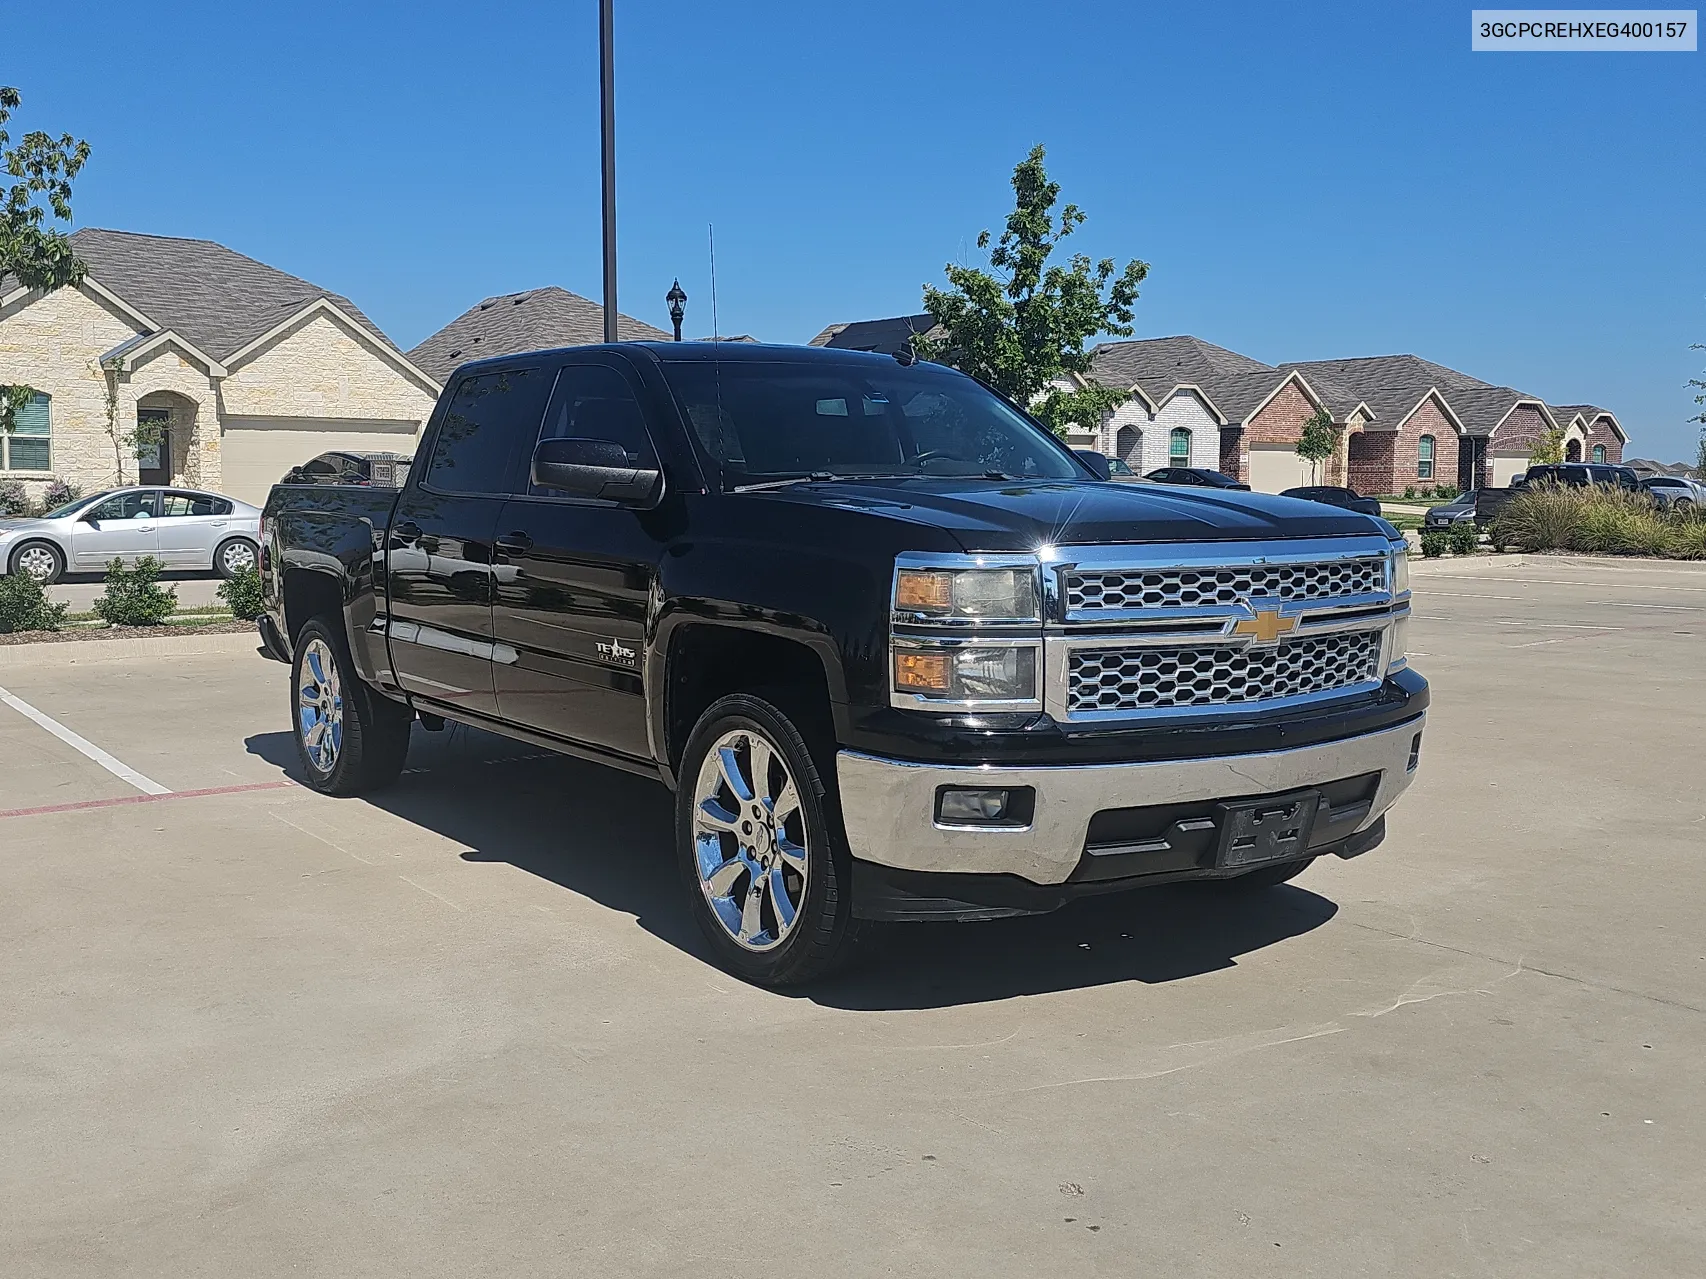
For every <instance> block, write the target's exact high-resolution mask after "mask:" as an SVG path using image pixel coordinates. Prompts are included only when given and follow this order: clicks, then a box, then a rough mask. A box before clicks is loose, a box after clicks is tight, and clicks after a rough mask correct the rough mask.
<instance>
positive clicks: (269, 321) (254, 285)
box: [0, 227, 396, 360]
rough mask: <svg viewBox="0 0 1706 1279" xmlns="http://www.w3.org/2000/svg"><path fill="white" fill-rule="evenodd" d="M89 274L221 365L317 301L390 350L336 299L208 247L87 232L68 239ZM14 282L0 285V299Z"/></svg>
mask: <svg viewBox="0 0 1706 1279" xmlns="http://www.w3.org/2000/svg"><path fill="white" fill-rule="evenodd" d="M71 244H72V248H73V249H74V250H75V251H76V254H77V256H78V257H79V258H81V259H82V260H83V261H84V262H85V263H87V264H88V267H89V274H90V275H92V276H93V277H94V278H95V280H96V281H97V282H98V283H100V284H101V285H103V286H105V287H106V288H107V289H109V290H111V291H112V292H113V293H116V294H117V295H118V296H119V297H120V298H122V299H123V300H124V301H125V302H126V303H128V304H129V305H130V306H132V307H135V308H136V309H137V310H138V311H140V312H141V313H142V314H143V315H145V316H147V317H148V318H149V319H150V320H153V321H154V322H155V323H156V324H158V325H160V326H161V327H162V328H167V329H172V330H173V331H175V332H176V333H178V334H179V335H180V336H182V337H183V338H184V339H185V340H187V341H188V342H190V343H191V344H192V345H194V346H196V347H198V348H199V349H201V350H202V351H205V352H206V353H207V354H208V355H210V356H211V357H213V358H214V359H216V360H223V359H225V358H226V357H227V356H229V355H231V354H232V353H233V352H236V351H238V350H241V349H242V348H243V347H245V346H247V345H248V344H249V343H250V342H253V341H254V340H255V339H256V338H258V337H260V336H261V335H262V334H263V333H266V332H267V331H268V330H270V329H273V328H275V327H276V326H277V325H278V324H280V323H281V322H282V321H284V320H287V319H289V318H290V317H291V316H292V315H294V314H296V312H298V311H300V310H301V309H302V308H303V307H305V306H307V305H308V304H309V303H311V302H313V301H314V300H315V299H317V298H325V299H326V300H327V301H329V302H331V303H332V304H333V305H334V306H336V307H337V308H338V309H339V310H340V311H342V312H344V313H345V314H346V315H348V316H349V317H350V318H351V319H352V320H354V321H355V322H356V323H358V324H360V325H361V326H362V327H363V328H364V329H366V330H367V331H368V332H369V333H371V334H372V335H373V336H374V337H375V338H377V339H378V340H379V341H381V342H383V343H384V344H385V345H386V346H387V347H390V348H391V349H392V350H396V347H395V345H394V344H393V343H392V342H391V339H389V338H388V337H386V336H385V334H384V333H383V332H382V331H381V330H380V328H379V326H378V325H376V324H374V323H373V321H372V320H370V319H368V318H367V317H366V316H365V315H363V314H362V313H361V311H360V310H359V309H357V307H356V305H355V303H353V302H351V301H350V300H349V299H348V298H346V297H344V296H343V295H342V294H338V293H333V292H332V291H331V290H330V289H322V288H321V287H320V286H319V285H317V284H310V283H309V282H308V281H307V280H301V279H298V278H297V277H296V276H294V275H288V274H286V273H285V272H283V271H280V270H278V269H277V268H276V267H270V266H268V265H266V263H264V262H257V261H255V259H254V258H249V257H244V256H243V255H242V254H241V253H238V252H236V251H234V250H232V249H228V248H226V247H225V246H224V245H223V244H216V243H214V241H212V240H184V239H179V238H177V237H174V236H166V235H141V234H139V233H137V232H134V231H108V230H103V229H101V228H98V227H86V228H84V229H83V230H81V231H75V232H73V233H72V235H71ZM14 286H15V281H11V280H6V281H0V293H4V292H6V291H7V289H8V288H11V287H14Z"/></svg>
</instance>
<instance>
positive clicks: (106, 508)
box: [71, 489, 160, 573]
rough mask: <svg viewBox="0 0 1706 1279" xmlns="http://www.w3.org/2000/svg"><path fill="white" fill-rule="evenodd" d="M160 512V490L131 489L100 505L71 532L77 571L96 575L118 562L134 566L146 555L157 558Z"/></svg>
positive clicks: (74, 567) (73, 561)
mask: <svg viewBox="0 0 1706 1279" xmlns="http://www.w3.org/2000/svg"><path fill="white" fill-rule="evenodd" d="M159 510H160V491H159V490H158V489H130V490H128V491H127V492H124V493H115V494H113V496H111V497H109V498H108V499H107V500H106V501H104V502H101V503H99V504H98V505H96V506H95V507H94V508H92V509H91V510H89V511H88V512H87V513H86V514H84V515H83V516H82V517H81V518H79V519H78V521H77V523H76V525H75V527H74V528H73V529H72V531H71V565H72V568H73V570H74V571H76V572H79V573H90V572H96V571H98V570H100V569H103V568H105V567H106V566H107V564H108V563H109V562H110V561H112V560H115V559H121V560H124V561H125V562H126V563H130V564H134V563H135V562H136V561H137V560H139V559H141V558H142V557H143V556H144V555H157V554H158V553H159V550H160V533H159V529H158V528H157V527H156V520H155V517H156V515H157V514H158V513H159Z"/></svg>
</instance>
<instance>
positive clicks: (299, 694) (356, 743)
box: [290, 616, 414, 795]
mask: <svg viewBox="0 0 1706 1279" xmlns="http://www.w3.org/2000/svg"><path fill="white" fill-rule="evenodd" d="M328 654H329V655H330V657H331V661H332V666H333V670H332V672H330V673H329V675H328V673H327V672H326V671H325V670H324V659H325V657H326V655H328ZM314 662H320V663H321V666H322V669H321V671H320V674H319V676H317V675H316V674H315V672H314V669H313V663H314ZM321 676H327V677H328V682H329V683H332V684H334V686H335V688H336V697H335V698H334V699H333V700H335V701H336V702H338V703H339V708H338V709H339V711H340V714H341V720H340V728H341V732H340V733H339V734H337V735H336V740H335V746H334V750H333V752H332V754H331V756H330V758H329V760H328V759H326V758H325V756H324V754H323V753H322V752H320V751H317V750H316V749H314V748H311V747H310V745H309V744H308V742H307V740H305V739H306V738H307V737H308V736H309V732H308V729H307V726H306V725H305V723H304V718H305V717H304V711H305V710H306V709H307V707H306V706H305V703H304V700H303V687H304V685H305V684H306V685H307V686H308V687H309V689H310V693H311V694H312V692H313V690H314V689H315V688H316V687H317V686H318V684H319V679H320V677H321ZM329 696H330V695H329ZM413 719H414V715H413V713H412V712H411V711H410V710H409V709H408V708H407V707H405V706H399V705H398V704H397V703H396V702H393V701H391V700H390V699H389V698H386V697H381V696H380V695H379V694H378V693H376V692H374V691H373V690H372V689H371V688H369V687H368V686H367V685H366V684H364V683H363V682H362V681H361V678H360V677H359V676H358V675H357V674H356V673H355V664H354V662H352V661H351V660H350V652H349V643H348V641H347V640H346V639H345V638H344V628H343V624H342V622H341V621H340V620H339V619H336V618H329V617H324V616H322V617H316V618H314V619H313V620H311V621H310V622H309V623H308V624H307V625H306V626H304V627H303V628H302V631H301V633H300V634H299V635H297V637H296V644H295V653H294V656H293V658H292V660H291V664H290V723H291V737H292V738H293V739H294V740H295V742H296V757H297V759H298V760H299V761H300V763H301V765H302V772H303V774H304V775H305V776H306V777H307V779H308V784H309V785H310V786H312V787H313V788H314V789H315V790H317V791H320V792H322V793H323V794H326V795H364V794H367V793H368V792H370V791H375V790H379V789H380V788H381V787H384V786H389V785H390V784H391V783H392V782H394V781H396V780H397V776H398V774H400V773H401V772H402V771H403V763H404V761H405V760H406V759H407V758H408V754H409V725H410V723H411V721H412V720H413Z"/></svg>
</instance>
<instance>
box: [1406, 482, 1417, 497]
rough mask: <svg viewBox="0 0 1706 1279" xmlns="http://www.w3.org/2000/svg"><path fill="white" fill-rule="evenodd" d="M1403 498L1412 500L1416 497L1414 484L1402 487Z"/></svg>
mask: <svg viewBox="0 0 1706 1279" xmlns="http://www.w3.org/2000/svg"><path fill="white" fill-rule="evenodd" d="M1404 496H1405V497H1407V498H1414V497H1415V496H1416V486H1415V485H1414V484H1406V485H1405V486H1404Z"/></svg>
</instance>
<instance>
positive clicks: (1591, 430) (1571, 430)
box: [1551, 404, 1629, 462]
mask: <svg viewBox="0 0 1706 1279" xmlns="http://www.w3.org/2000/svg"><path fill="white" fill-rule="evenodd" d="M1551 410H1552V419H1553V421H1555V422H1557V423H1558V425H1559V426H1561V427H1563V428H1564V460H1565V461H1566V462H1621V461H1622V460H1623V446H1624V445H1625V444H1627V443H1628V442H1629V437H1628V435H1627V434H1625V433H1624V430H1623V424H1622V423H1621V422H1619V421H1618V420H1617V417H1616V415H1615V414H1613V413H1612V412H1611V410H1610V409H1602V408H1600V407H1599V406H1598V405H1594V404H1554V405H1552V406H1551Z"/></svg>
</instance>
